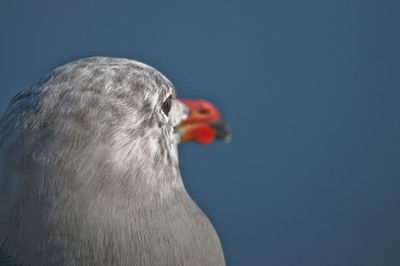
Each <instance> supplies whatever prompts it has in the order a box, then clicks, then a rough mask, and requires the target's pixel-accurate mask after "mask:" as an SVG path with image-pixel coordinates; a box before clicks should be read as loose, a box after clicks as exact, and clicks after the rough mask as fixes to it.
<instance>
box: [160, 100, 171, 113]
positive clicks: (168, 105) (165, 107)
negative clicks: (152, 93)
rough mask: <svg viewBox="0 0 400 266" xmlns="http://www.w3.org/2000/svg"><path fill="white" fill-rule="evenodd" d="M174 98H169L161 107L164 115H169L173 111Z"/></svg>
mask: <svg viewBox="0 0 400 266" xmlns="http://www.w3.org/2000/svg"><path fill="white" fill-rule="evenodd" d="M171 99H172V96H169V97H168V98H167V99H165V101H164V102H163V103H162V105H161V110H163V112H164V114H166V115H168V114H169V111H170V110H171V107H172V101H171Z"/></svg>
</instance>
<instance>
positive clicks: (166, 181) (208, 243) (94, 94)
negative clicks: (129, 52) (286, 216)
mask: <svg viewBox="0 0 400 266" xmlns="http://www.w3.org/2000/svg"><path fill="white" fill-rule="evenodd" d="M169 95H175V89H174V87H173V85H172V83H171V82H170V81H169V80H168V79H167V78H165V77H164V76H163V75H162V74H161V73H160V72H158V71H157V70H155V69H154V68H152V67H149V66H147V65H145V64H142V63H139V62H137V61H133V60H128V59H119V58H107V57H92V58H87V59H82V60H78V61H75V62H72V63H69V64H66V65H64V66H61V67H59V68H57V69H55V70H54V71H53V72H51V73H50V74H49V75H48V76H47V77H45V78H44V79H42V80H41V81H39V82H37V83H36V84H34V85H33V86H32V87H31V88H29V89H27V90H25V91H23V92H21V93H20V94H18V95H16V96H15V97H14V98H13V99H12V100H11V103H10V105H9V106H8V108H7V110H6V112H5V114H4V116H3V118H2V120H1V122H0V245H1V246H0V248H1V254H2V255H3V257H4V258H7V260H8V261H9V262H12V264H14V265H225V262H224V256H223V252H222V248H221V245H220V242H219V239H218V236H217V234H216V232H215V230H214V228H213V226H212V225H211V223H210V222H209V220H208V219H207V217H206V216H205V215H204V214H203V212H202V211H201V210H200V209H199V208H198V206H197V205H196V204H195V203H194V202H193V201H192V199H191V198H190V196H189V195H188V193H187V192H186V190H185V188H184V186H183V183H182V179H181V176H180V172H179V165H178V154H177V144H178V143H177V138H176V137H175V136H174V133H173V127H174V125H176V123H178V122H179V121H180V120H182V119H183V118H184V117H185V115H186V114H185V112H187V110H185V108H184V107H182V106H180V107H179V106H178V104H176V106H177V107H176V108H175V109H174V110H171V114H170V117H167V116H165V115H164V114H163V113H162V111H161V110H160V106H161V103H162V102H163V101H164V99H165V98H166V97H168V96H169ZM178 107H179V108H178Z"/></svg>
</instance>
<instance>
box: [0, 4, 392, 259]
mask: <svg viewBox="0 0 400 266" xmlns="http://www.w3.org/2000/svg"><path fill="white" fill-rule="evenodd" d="M0 34H1V38H0V80H1V82H0V111H1V112H3V111H4V110H5V108H6V105H7V103H8V101H9V99H10V98H11V97H12V96H13V95H14V94H15V93H17V92H18V91H19V90H21V89H23V88H26V87H28V86H29V85H30V84H31V83H33V82H34V81H36V80H38V79H39V78H40V77H42V76H43V75H45V74H46V73H48V72H49V71H50V70H52V69H53V68H55V67H57V66H59V65H62V64H64V63H67V62H69V61H71V60H74V59H78V58H82V57H88V56H93V55H104V56H116V57H128V58H133V59H138V60H140V61H143V62H145V63H147V64H150V65H152V66H154V67H156V68H157V69H159V70H160V71H161V72H163V73H164V74H165V75H166V76H167V77H168V78H169V79H170V80H171V81H172V82H173V83H174V84H175V86H176V88H177V91H178V96H181V97H187V98H199V97H200V98H206V99H209V100H211V101H213V102H214V103H216V105H217V106H219V108H220V109H221V111H222V113H223V114H224V116H225V118H226V120H227V122H228V124H229V126H230V128H231V130H232V142H231V143H229V144H223V143H215V144H212V145H210V146H201V145H199V144H196V143H189V144H185V145H182V146H181V147H180V159H181V172H182V175H183V178H184V182H185V184H186V187H187V189H188V191H189V193H190V194H191V195H192V197H193V198H194V199H195V201H196V202H197V203H198V204H199V205H200V206H201V207H202V209H203V210H204V211H205V212H206V213H207V215H208V216H209V218H210V219H211V221H212V222H213V224H214V225H215V227H216V229H217V231H218V233H219V235H220V238H221V241H222V244H223V247H224V250H225V256H226V259H227V263H228V265H237V266H241V265H277V266H280V265H282V266H286V265H291V266H293V265H304V266H313V265H371V266H372V265H374V266H375V265H400V191H399V190H400V104H399V101H400V2H399V1H378V0H375V1H369V0H364V1H355V0H352V1H351V0H347V1H340V0H335V1H310V0H305V1H297V0H292V1H285V0H276V1H267V0H265V1H251V0H250V1H241V2H238V1H205V0H203V1H179V2H177V1H133V0H129V1H105V0H96V1H94V0H93V1H75V0H69V1H43V0H35V1H28V0H27V1H12V0H2V1H0Z"/></svg>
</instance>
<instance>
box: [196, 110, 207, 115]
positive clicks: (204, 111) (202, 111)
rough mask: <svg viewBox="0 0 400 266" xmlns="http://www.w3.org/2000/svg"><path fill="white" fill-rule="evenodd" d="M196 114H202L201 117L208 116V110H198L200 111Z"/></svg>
mask: <svg viewBox="0 0 400 266" xmlns="http://www.w3.org/2000/svg"><path fill="white" fill-rule="evenodd" d="M198 113H199V114H202V115H205V114H208V110H207V109H200V110H199V111H198Z"/></svg>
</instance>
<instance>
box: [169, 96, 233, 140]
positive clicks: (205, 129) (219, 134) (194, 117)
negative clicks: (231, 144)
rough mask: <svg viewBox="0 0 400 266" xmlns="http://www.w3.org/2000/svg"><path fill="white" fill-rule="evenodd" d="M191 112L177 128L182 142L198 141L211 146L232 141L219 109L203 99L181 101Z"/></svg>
mask: <svg viewBox="0 0 400 266" xmlns="http://www.w3.org/2000/svg"><path fill="white" fill-rule="evenodd" d="M180 101H181V102H182V103H183V104H185V105H186V106H187V107H188V108H189V110H190V115H189V117H188V118H187V119H186V120H184V121H182V122H181V123H180V124H179V125H178V126H177V128H176V131H177V132H178V133H180V135H181V142H187V141H197V142H200V143H202V144H210V143H211V142H213V141H214V140H224V141H229V140H230V134H229V131H228V128H227V126H226V124H225V122H224V120H223V119H222V118H221V114H220V113H219V111H218V109H217V108H216V107H215V106H214V105H213V104H212V103H210V102H208V101H206V100H202V99H180Z"/></svg>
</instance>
